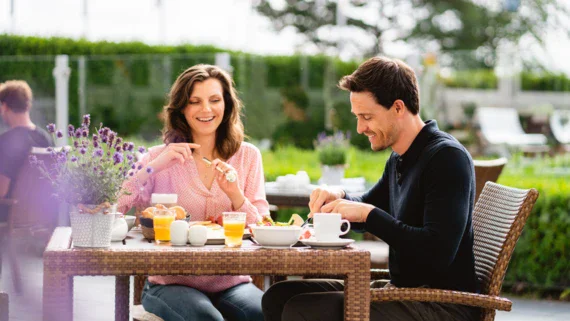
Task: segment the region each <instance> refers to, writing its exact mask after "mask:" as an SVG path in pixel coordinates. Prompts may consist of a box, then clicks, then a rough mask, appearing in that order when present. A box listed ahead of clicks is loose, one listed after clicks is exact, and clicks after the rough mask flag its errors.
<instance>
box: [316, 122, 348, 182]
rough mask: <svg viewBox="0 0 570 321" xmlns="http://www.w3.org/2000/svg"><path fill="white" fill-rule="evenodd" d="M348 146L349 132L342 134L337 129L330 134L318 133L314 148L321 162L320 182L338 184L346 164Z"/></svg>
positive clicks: (342, 176)
mask: <svg viewBox="0 0 570 321" xmlns="http://www.w3.org/2000/svg"><path fill="white" fill-rule="evenodd" d="M349 147H350V137H349V133H346V134H344V133H343V132H341V131H338V132H336V133H335V134H334V135H332V136H327V135H326V134H325V133H320V134H319V136H318V137H317V141H316V142H315V149H316V151H317V154H318V157H319V162H320V163H321V178H320V179H319V183H320V184H327V185H340V183H341V181H340V180H341V179H342V178H344V171H345V169H346V166H347V158H348V157H347V156H348V149H349Z"/></svg>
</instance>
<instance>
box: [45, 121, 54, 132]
mask: <svg viewBox="0 0 570 321" xmlns="http://www.w3.org/2000/svg"><path fill="white" fill-rule="evenodd" d="M46 127H47V130H48V132H49V133H50V134H53V133H55V124H53V123H51V124H49V125H47V126H46Z"/></svg>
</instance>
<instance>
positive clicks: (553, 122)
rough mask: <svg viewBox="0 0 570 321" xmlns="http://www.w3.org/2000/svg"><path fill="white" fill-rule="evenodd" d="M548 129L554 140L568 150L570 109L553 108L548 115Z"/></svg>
mask: <svg viewBox="0 0 570 321" xmlns="http://www.w3.org/2000/svg"><path fill="white" fill-rule="evenodd" d="M550 130H551V131H552V135H553V136H554V138H555V139H556V141H557V142H559V143H560V144H562V145H563V147H564V149H565V150H566V151H570V110H555V111H554V112H553V113H552V115H551V116H550Z"/></svg>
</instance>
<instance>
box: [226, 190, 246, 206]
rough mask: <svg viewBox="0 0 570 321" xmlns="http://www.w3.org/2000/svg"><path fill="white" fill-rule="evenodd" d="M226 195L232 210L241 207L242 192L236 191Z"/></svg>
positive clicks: (242, 200) (243, 197) (243, 198)
mask: <svg viewBox="0 0 570 321" xmlns="http://www.w3.org/2000/svg"><path fill="white" fill-rule="evenodd" d="M228 197H229V198H230V201H231V202H232V206H233V208H234V210H237V209H239V208H241V207H242V206H243V203H245V196H244V195H243V193H241V191H238V192H237V193H235V194H232V195H228Z"/></svg>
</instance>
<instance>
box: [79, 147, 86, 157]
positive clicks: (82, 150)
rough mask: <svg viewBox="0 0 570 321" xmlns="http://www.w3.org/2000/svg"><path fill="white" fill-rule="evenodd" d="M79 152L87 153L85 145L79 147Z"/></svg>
mask: <svg viewBox="0 0 570 321" xmlns="http://www.w3.org/2000/svg"><path fill="white" fill-rule="evenodd" d="M79 152H80V153H81V155H85V153H87V149H86V148H85V147H81V148H80V149H79Z"/></svg>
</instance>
